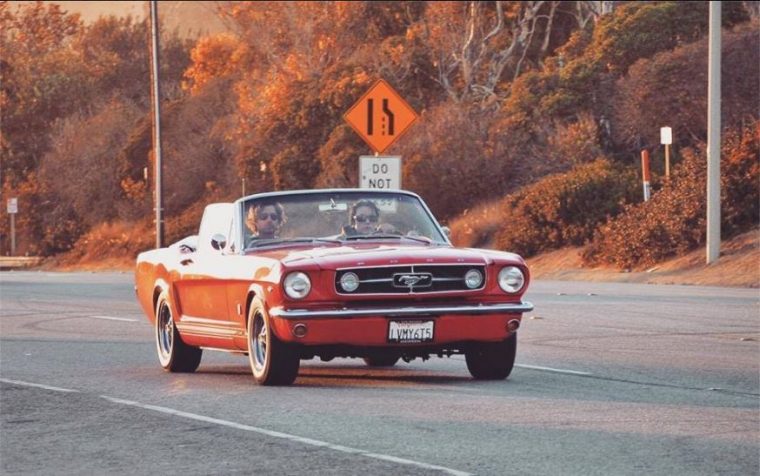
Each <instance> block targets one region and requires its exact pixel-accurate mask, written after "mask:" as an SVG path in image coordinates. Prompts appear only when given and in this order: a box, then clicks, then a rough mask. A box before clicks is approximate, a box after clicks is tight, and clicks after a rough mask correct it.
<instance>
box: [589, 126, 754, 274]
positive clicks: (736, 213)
mask: <svg viewBox="0 0 760 476" xmlns="http://www.w3.org/2000/svg"><path fill="white" fill-rule="evenodd" d="M724 141H725V142H724V144H723V147H722V151H721V156H722V158H721V203H722V209H723V210H722V214H721V217H722V219H721V228H722V234H723V236H724V237H725V236H730V235H732V234H736V233H738V232H741V231H745V230H747V229H749V228H751V227H752V226H754V225H756V224H757V223H758V221H759V220H760V219H759V218H758V212H759V211H760V210H759V203H760V190H759V189H758V187H757V184H758V183H760V165H759V164H758V156H760V122H758V121H756V122H755V123H754V124H752V125H751V126H750V127H747V128H744V130H743V131H742V132H741V133H738V132H730V133H727V134H725V138H724ZM683 155H684V159H683V161H682V162H681V163H680V164H679V165H678V166H677V167H675V169H674V171H673V174H672V177H671V182H670V183H669V184H666V185H665V187H664V188H663V189H662V190H660V191H659V192H657V193H655V194H654V195H653V196H652V199H651V200H650V201H648V202H642V203H639V204H636V205H631V206H629V207H627V208H626V210H625V212H624V213H623V214H621V215H620V216H618V217H617V218H616V219H615V220H613V221H611V222H609V223H607V224H606V225H604V226H602V227H601V228H600V229H599V230H598V232H597V233H596V234H595V236H594V240H593V242H592V243H591V245H590V246H589V247H588V248H587V249H586V251H585V252H584V254H583V258H584V260H585V261H586V262H587V263H589V264H597V263H609V264H614V265H616V266H619V267H621V268H633V267H640V266H651V265H652V264H654V263H657V262H658V261H661V260H663V259H665V258H669V257H672V256H676V255H678V254H682V253H685V252H686V251H689V250H691V249H693V248H695V247H697V246H700V245H702V244H703V243H705V234H706V212H707V206H706V198H707V197H706V184H707V182H706V174H707V164H706V160H705V153H704V147H702V150H699V151H695V150H693V149H686V150H685V151H684V154H683Z"/></svg>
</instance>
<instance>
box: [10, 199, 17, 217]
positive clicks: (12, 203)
mask: <svg viewBox="0 0 760 476" xmlns="http://www.w3.org/2000/svg"><path fill="white" fill-rule="evenodd" d="M16 213H18V198H9V199H8V214H9V215H13V214H16Z"/></svg>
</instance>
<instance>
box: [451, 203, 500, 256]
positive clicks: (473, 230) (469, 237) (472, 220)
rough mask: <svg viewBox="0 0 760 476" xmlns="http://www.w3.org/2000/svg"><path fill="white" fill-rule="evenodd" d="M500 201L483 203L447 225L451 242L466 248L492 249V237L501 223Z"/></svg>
mask: <svg viewBox="0 0 760 476" xmlns="http://www.w3.org/2000/svg"><path fill="white" fill-rule="evenodd" d="M501 201H502V200H501V199H497V200H492V201H490V202H485V203H483V204H480V205H478V206H476V207H474V208H472V209H471V210H465V211H464V212H462V214H461V215H459V216H458V217H456V218H454V219H453V220H452V221H451V223H450V224H449V227H450V228H451V241H452V242H453V243H454V244H455V245H456V246H463V247H466V248H492V247H493V239H494V235H495V234H496V231H497V230H498V229H499V226H501V223H502V217H501V207H500V204H501Z"/></svg>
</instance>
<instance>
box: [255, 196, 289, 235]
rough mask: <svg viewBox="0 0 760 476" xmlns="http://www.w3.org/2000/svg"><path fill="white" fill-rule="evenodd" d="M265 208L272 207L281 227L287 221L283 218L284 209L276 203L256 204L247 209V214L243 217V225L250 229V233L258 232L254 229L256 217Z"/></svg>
mask: <svg viewBox="0 0 760 476" xmlns="http://www.w3.org/2000/svg"><path fill="white" fill-rule="evenodd" d="M265 207H274V212H275V213H276V214H277V216H278V217H279V218H280V220H279V221H280V225H283V224H284V223H285V222H286V221H288V218H287V217H286V216H285V209H284V208H282V205H280V204H279V203H277V202H257V203H254V204H253V205H251V206H250V207H248V212H247V213H246V217H245V225H246V226H247V227H248V229H250V230H251V231H252V232H254V233H257V232H258V230H257V229H256V217H257V216H258V215H259V212H260V211H261V210H262V209H264V208H265Z"/></svg>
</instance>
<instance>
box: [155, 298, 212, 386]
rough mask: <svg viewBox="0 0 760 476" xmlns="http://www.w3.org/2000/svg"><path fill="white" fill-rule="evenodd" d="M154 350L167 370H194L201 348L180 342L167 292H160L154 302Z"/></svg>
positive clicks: (199, 360) (197, 364)
mask: <svg viewBox="0 0 760 476" xmlns="http://www.w3.org/2000/svg"><path fill="white" fill-rule="evenodd" d="M155 331H156V332H155V334H156V350H157V351H158V361H159V362H160V363H161V367H163V368H164V370H166V371H168V372H195V370H196V369H197V368H198V366H199V365H200V363H201V355H202V354H203V350H201V349H199V348H198V347H193V346H191V345H187V344H185V343H184V342H182V338H181V337H180V335H179V331H177V326H175V325H174V316H173V315H172V310H171V307H170V306H169V300H168V294H167V292H166V291H164V292H162V293H161V295H160V296H159V297H158V303H157V304H156V329H155Z"/></svg>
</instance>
